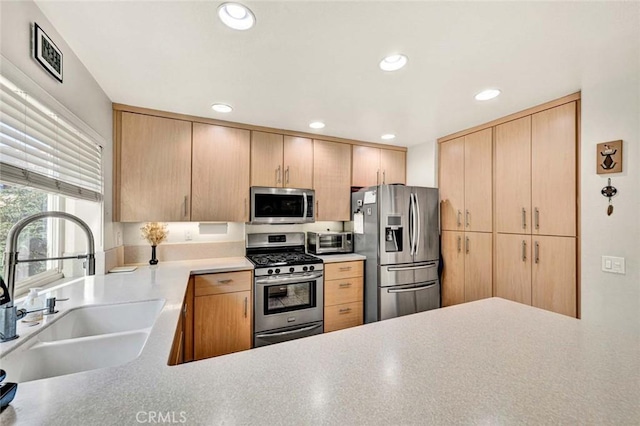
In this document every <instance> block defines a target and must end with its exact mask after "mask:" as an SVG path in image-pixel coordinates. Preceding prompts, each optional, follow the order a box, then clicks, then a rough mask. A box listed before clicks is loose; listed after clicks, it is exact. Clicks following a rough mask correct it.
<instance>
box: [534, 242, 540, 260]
mask: <svg viewBox="0 0 640 426" xmlns="http://www.w3.org/2000/svg"><path fill="white" fill-rule="evenodd" d="M535 248H536V255H535V262H536V263H540V244H538V242H537V241H536V245H535Z"/></svg>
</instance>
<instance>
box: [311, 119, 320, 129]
mask: <svg viewBox="0 0 640 426" xmlns="http://www.w3.org/2000/svg"><path fill="white" fill-rule="evenodd" d="M309 127H311V128H312V129H322V128H324V123H323V122H322V121H314V122H313V123H309Z"/></svg>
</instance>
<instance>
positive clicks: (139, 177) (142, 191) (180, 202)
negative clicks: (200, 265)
mask: <svg viewBox="0 0 640 426" xmlns="http://www.w3.org/2000/svg"><path fill="white" fill-rule="evenodd" d="M120 114H121V115H120V116H116V123H117V122H118V121H120V123H119V124H120V126H119V128H118V127H116V135H115V138H116V144H115V149H116V153H115V157H116V158H115V159H114V160H115V165H116V172H115V178H116V180H117V183H116V185H115V188H114V195H115V203H114V204H115V212H116V214H115V215H114V216H115V220H118V221H121V222H144V221H167V222H169V221H173V222H179V221H188V220H189V218H190V213H191V212H190V204H191V122H189V121H183V120H174V119H169V118H161V117H153V116H150V115H143V114H134V113H129V112H122V113H120ZM118 130H119V132H118ZM118 180H119V182H118ZM118 213H119V214H118Z"/></svg>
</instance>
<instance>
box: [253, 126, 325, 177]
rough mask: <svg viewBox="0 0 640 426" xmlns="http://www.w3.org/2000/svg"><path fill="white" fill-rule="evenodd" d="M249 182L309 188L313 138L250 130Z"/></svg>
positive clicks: (311, 172)
mask: <svg viewBox="0 0 640 426" xmlns="http://www.w3.org/2000/svg"><path fill="white" fill-rule="evenodd" d="M251 186H269V187H287V188H312V186H313V141H312V140H311V139H307V138H300V137H293V136H283V135H279V134H275V133H265V132H258V131H252V132H251Z"/></svg>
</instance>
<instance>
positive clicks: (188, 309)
mask: <svg viewBox="0 0 640 426" xmlns="http://www.w3.org/2000/svg"><path fill="white" fill-rule="evenodd" d="M193 287H194V279H193V277H190V278H189V283H188V284H187V292H186V294H185V296H184V300H183V301H182V309H181V310H180V316H179V317H178V325H177V327H176V332H175V335H174V338H173V346H172V347H171V353H170V355H169V362H168V364H169V365H178V364H182V363H184V362H190V361H193Z"/></svg>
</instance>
